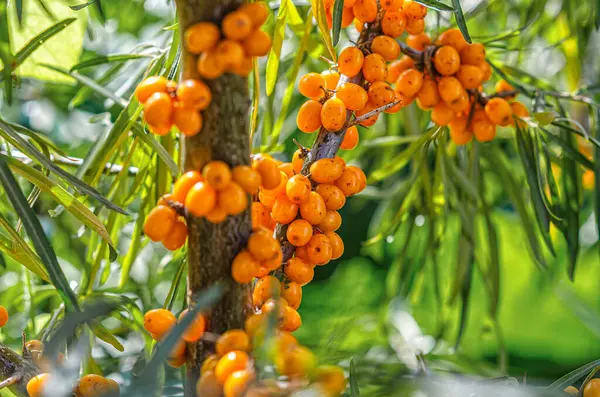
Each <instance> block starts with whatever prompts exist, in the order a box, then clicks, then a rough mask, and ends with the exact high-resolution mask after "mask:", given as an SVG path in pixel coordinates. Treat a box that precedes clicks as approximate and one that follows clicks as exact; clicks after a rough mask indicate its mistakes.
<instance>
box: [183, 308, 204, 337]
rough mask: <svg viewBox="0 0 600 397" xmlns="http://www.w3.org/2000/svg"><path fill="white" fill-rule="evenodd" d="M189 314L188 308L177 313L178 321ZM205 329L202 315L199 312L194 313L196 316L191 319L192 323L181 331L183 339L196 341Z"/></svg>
mask: <svg viewBox="0 0 600 397" xmlns="http://www.w3.org/2000/svg"><path fill="white" fill-rule="evenodd" d="M188 314H189V310H188V309H185V310H183V311H182V312H181V314H180V315H179V321H181V320H183V319H184V318H185V316H187V315H188ZM205 329H206V320H204V316H203V315H202V314H201V313H198V314H196V318H194V320H193V321H192V323H191V324H190V325H189V326H188V328H187V329H186V330H185V332H184V333H183V336H182V337H183V340H184V341H186V342H196V341H198V340H200V338H202V335H204V330H205Z"/></svg>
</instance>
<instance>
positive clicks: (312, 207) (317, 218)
mask: <svg viewBox="0 0 600 397" xmlns="http://www.w3.org/2000/svg"><path fill="white" fill-rule="evenodd" d="M326 212H327V209H326V208H325V202H324V201H323V198H322V197H321V196H320V195H319V194H318V193H317V192H310V196H309V198H308V200H306V201H305V202H304V203H302V204H300V215H301V216H302V219H304V220H306V221H307V222H308V223H310V224H311V225H318V224H319V223H321V222H322V221H323V219H324V218H325V213H326Z"/></svg>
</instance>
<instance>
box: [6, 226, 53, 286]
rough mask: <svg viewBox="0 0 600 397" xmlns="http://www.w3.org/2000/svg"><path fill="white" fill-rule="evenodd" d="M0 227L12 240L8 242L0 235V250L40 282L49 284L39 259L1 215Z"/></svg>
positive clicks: (7, 239)
mask: <svg viewBox="0 0 600 397" xmlns="http://www.w3.org/2000/svg"><path fill="white" fill-rule="evenodd" d="M0 227H1V228H3V229H4V230H6V231H7V232H8V234H9V235H10V237H12V240H10V239H9V238H7V237H6V236H4V235H3V234H2V233H0V250H1V251H3V252H5V253H6V254H7V255H8V256H10V257H11V258H13V259H14V260H16V261H17V262H19V263H20V264H22V265H23V266H25V267H26V268H27V269H29V270H31V271H32V272H33V273H35V274H36V275H38V276H39V277H40V278H41V279H42V280H45V281H48V282H50V278H49V277H48V272H47V271H46V269H45V268H44V265H43V263H42V262H41V261H40V257H39V256H37V255H36V253H35V252H33V250H32V249H31V248H30V247H29V245H28V244H27V242H26V241H25V240H24V239H23V237H21V235H19V233H18V232H17V231H16V230H15V229H14V228H13V227H12V225H11V224H10V223H9V222H8V221H7V220H6V219H5V218H4V217H3V216H2V214H0Z"/></svg>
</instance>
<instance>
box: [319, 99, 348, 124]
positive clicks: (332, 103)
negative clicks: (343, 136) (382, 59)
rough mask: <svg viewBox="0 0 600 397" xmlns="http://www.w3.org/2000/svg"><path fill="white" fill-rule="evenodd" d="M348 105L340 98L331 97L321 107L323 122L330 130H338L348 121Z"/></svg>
mask: <svg viewBox="0 0 600 397" xmlns="http://www.w3.org/2000/svg"><path fill="white" fill-rule="evenodd" d="M346 116H347V110H346V105H344V102H342V100H341V99H339V98H335V97H334V98H329V99H328V100H326V101H325V103H324V104H323V107H322V108H321V124H323V127H324V128H325V129H327V130H329V131H338V130H340V129H341V128H342V127H343V126H344V124H345V123H346Z"/></svg>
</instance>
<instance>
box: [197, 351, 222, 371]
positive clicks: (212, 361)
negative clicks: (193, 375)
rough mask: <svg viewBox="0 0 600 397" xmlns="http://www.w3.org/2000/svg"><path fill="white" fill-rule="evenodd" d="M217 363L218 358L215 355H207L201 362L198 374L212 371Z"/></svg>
mask: <svg viewBox="0 0 600 397" xmlns="http://www.w3.org/2000/svg"><path fill="white" fill-rule="evenodd" d="M218 362H219V357H218V356H217V355H216V354H209V355H208V356H207V357H206V358H205V359H204V361H203V362H202V366H201V367H200V373H201V374H205V373H206V372H211V371H214V370H215V367H216V366H217V363H218Z"/></svg>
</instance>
